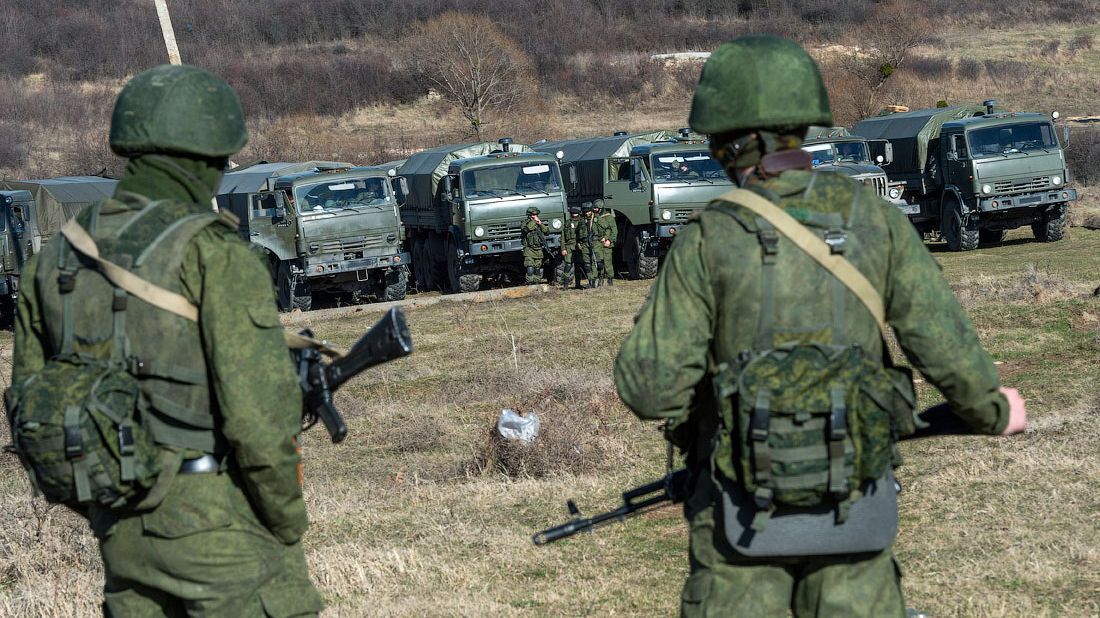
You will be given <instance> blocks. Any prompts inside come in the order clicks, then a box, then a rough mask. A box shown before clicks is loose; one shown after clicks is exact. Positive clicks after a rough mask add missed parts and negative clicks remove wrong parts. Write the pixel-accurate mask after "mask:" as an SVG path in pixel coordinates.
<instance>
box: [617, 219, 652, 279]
mask: <svg viewBox="0 0 1100 618" xmlns="http://www.w3.org/2000/svg"><path fill="white" fill-rule="evenodd" d="M625 249H626V266H627V269H628V270H629V272H630V278H631V279H652V278H654V277H656V276H657V268H658V267H659V266H660V263H659V262H658V259H657V257H656V256H649V255H646V254H645V247H644V246H643V245H642V230H641V229H639V228H635V227H633V226H631V234H630V242H629V243H627V245H626V247H625Z"/></svg>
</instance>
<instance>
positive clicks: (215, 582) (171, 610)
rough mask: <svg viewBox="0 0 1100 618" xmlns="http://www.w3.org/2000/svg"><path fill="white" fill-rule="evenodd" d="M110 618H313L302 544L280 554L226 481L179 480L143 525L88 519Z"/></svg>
mask: <svg viewBox="0 0 1100 618" xmlns="http://www.w3.org/2000/svg"><path fill="white" fill-rule="evenodd" d="M91 523H92V529H93V530H94V531H95V533H96V537H97V538H98V539H99V547H100V553H101V554H102V556H103V565H104V570H105V571H106V583H105V586H104V602H103V610H104V614H105V615H107V616H123V617H127V618H128V617H131V616H134V617H144V616H211V617H215V616H228V617H231V618H245V617H250V616H272V617H276V616H277V617H283V616H316V615H317V613H318V612H320V611H321V609H322V607H323V605H322V603H321V598H320V595H318V594H317V591H316V590H315V589H314V587H313V584H312V583H311V582H310V579H309V573H308V571H307V568H306V561H305V554H304V553H303V551H302V545H301V543H300V542H299V543H295V544H293V545H284V544H283V543H281V542H280V541H279V540H278V539H276V538H275V537H274V536H273V535H272V534H271V533H270V532H268V530H267V529H266V528H265V527H264V526H263V525H262V524H261V523H260V521H259V520H258V519H257V518H256V515H255V513H254V512H253V510H252V507H251V506H250V505H249V502H248V498H247V497H246V495H245V493H244V490H243V489H242V488H241V487H240V486H239V485H238V484H236V483H235V482H234V481H233V479H232V478H231V475H230V474H227V473H217V474H216V473H206V474H190V475H181V476H178V477H176V479H175V481H173V484H172V487H171V488H170V489H169V491H168V495H167V497H166V498H165V499H164V502H162V503H161V504H160V506H158V507H157V508H156V509H155V510H153V511H152V512H149V513H145V514H141V515H128V516H125V517H119V516H116V515H114V514H111V513H108V512H103V511H98V510H94V509H93V511H92V513H91Z"/></svg>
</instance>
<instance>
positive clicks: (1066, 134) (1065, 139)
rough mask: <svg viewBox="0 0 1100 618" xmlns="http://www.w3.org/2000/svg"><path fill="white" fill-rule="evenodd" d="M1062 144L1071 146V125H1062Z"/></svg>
mask: <svg viewBox="0 0 1100 618" xmlns="http://www.w3.org/2000/svg"><path fill="white" fill-rule="evenodd" d="M1062 145H1063V146H1069V125H1068V124H1064V125H1062Z"/></svg>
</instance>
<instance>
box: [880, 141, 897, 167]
mask: <svg viewBox="0 0 1100 618" xmlns="http://www.w3.org/2000/svg"><path fill="white" fill-rule="evenodd" d="M883 146H884V148H883V149H882V156H883V157H886V160H885V161H883V162H882V164H883V165H890V164H891V163H893V162H894V142H891V141H886V142H883Z"/></svg>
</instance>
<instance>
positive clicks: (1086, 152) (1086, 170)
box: [1066, 127, 1100, 185]
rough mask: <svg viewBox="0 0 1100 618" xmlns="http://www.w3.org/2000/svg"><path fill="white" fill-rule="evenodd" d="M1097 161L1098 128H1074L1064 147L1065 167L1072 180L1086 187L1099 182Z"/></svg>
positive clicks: (1098, 149)
mask: <svg viewBox="0 0 1100 618" xmlns="http://www.w3.org/2000/svg"><path fill="white" fill-rule="evenodd" d="M1097 161H1100V128H1096V127H1074V128H1073V132H1072V133H1071V135H1070V140H1069V144H1067V145H1066V166H1067V167H1068V168H1069V170H1070V174H1071V176H1072V178H1073V179H1075V180H1076V181H1078V182H1081V183H1084V184H1086V185H1088V184H1094V183H1096V182H1098V181H1100V170H1098V169H1097V167H1096V164H1097Z"/></svg>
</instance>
